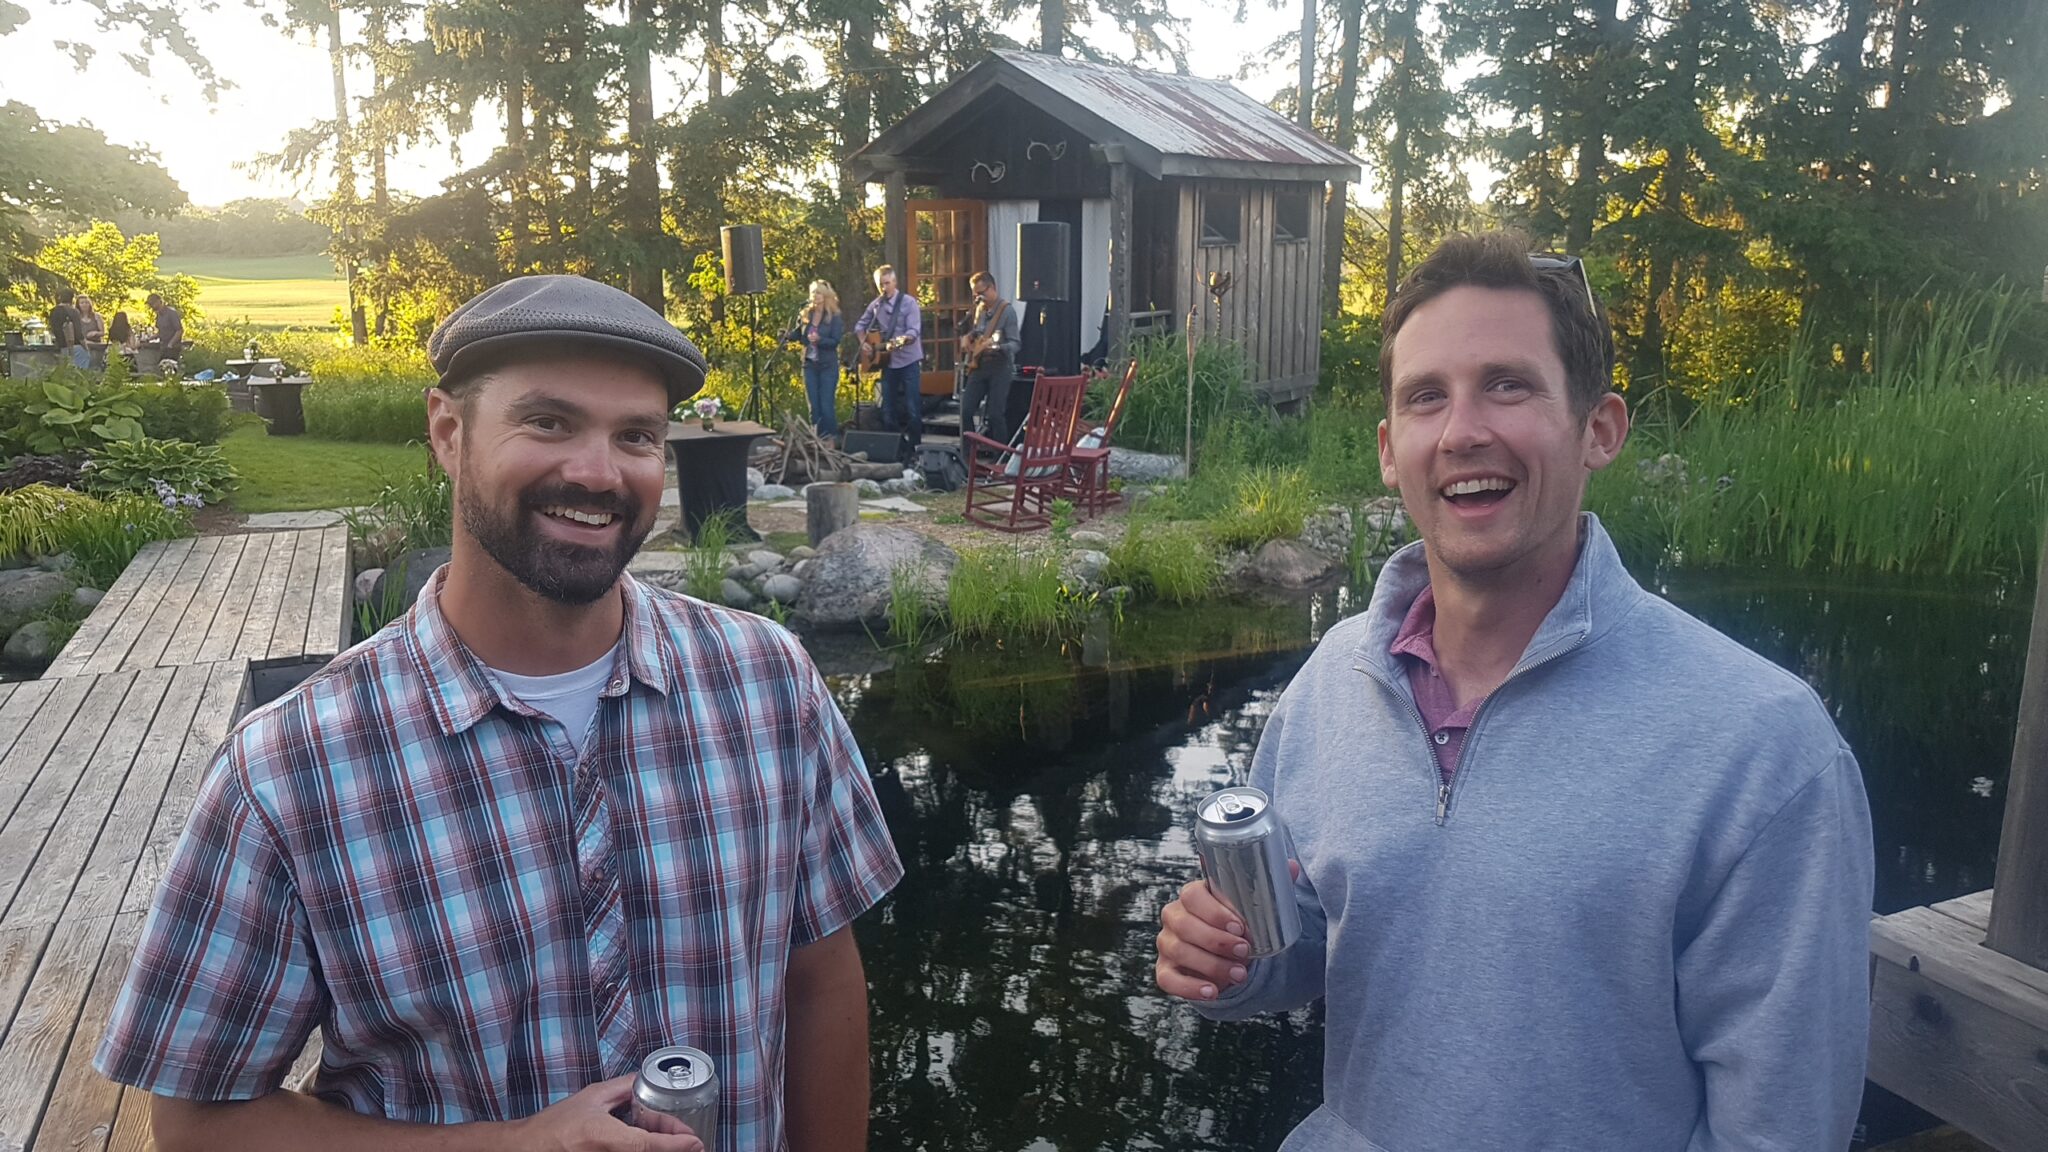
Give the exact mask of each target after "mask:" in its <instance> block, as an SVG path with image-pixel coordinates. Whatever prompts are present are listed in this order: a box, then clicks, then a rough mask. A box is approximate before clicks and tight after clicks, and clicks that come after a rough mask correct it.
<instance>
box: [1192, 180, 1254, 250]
mask: <svg viewBox="0 0 2048 1152" xmlns="http://www.w3.org/2000/svg"><path fill="white" fill-rule="evenodd" d="M1243 228H1244V203H1243V201H1241V200H1240V199H1239V198H1238V195H1237V193H1235V192H1204V193H1202V243H1204V244H1235V243H1237V241H1238V235H1239V233H1240V232H1241V231H1242V230H1243Z"/></svg>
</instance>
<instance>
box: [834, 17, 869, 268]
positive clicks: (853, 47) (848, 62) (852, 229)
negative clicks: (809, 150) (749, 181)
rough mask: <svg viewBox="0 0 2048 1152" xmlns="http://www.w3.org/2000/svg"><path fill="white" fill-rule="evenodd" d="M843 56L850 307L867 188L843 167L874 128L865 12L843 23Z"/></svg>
mask: <svg viewBox="0 0 2048 1152" xmlns="http://www.w3.org/2000/svg"><path fill="white" fill-rule="evenodd" d="M844 43H845V45H846V49H845V51H846V56H845V59H844V63H843V65H842V67H841V69H840V79H839V83H840V87H841V89H842V92H841V95H840V98H839V203H840V206H841V208H842V210H843V211H844V212H845V213H846V221H845V226H844V228H842V229H841V231H840V234H839V252H838V257H839V259H838V268H839V272H838V288H839V291H840V293H841V295H842V297H843V298H844V299H845V300H846V301H848V302H849V303H850V302H851V301H852V299H853V297H852V296H851V295H850V293H851V292H852V291H853V290H854V289H855V288H856V287H858V286H859V284H860V282H861V277H862V276H863V275H864V274H865V272H864V269H863V268H862V265H863V264H864V263H866V255H867V253H866V246H865V245H863V244H862V243H861V236H860V235H859V221H860V210H861V205H862V203H863V201H865V199H866V195H865V192H866V188H865V186H864V185H863V184H862V183H861V182H860V181H858V180H856V179H854V175H853V169H852V168H850V167H849V166H848V165H847V157H849V156H851V155H853V153H854V150H855V149H857V148H859V147H861V146H862V145H864V144H866V143H867V142H868V133H869V131H870V130H871V129H872V128H873V125H874V110H875V98H874V71H873V69H874V67H875V56H876V53H875V20H874V15H873V14H872V13H871V12H868V11H865V10H863V11H860V12H857V13H856V14H854V15H853V16H850V17H848V19H847V21H846V38H845V41H844Z"/></svg>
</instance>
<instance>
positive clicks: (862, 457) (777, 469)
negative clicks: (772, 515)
mask: <svg viewBox="0 0 2048 1152" xmlns="http://www.w3.org/2000/svg"><path fill="white" fill-rule="evenodd" d="M747 463H748V464H750V465H752V466H753V467H755V468H759V469H760V470H761V474H762V475H763V476H766V477H767V478H768V482H769V483H770V484H782V485H786V486H788V487H791V488H801V487H803V486H804V485H805V484H810V483H812V482H814V481H821V480H828V481H829V480H893V479H895V478H896V477H898V476H901V475H902V474H903V465H901V464H889V463H881V464H875V463H870V462H869V461H868V457H867V453H865V452H856V453H854V454H852V455H850V456H849V455H847V454H846V453H844V452H841V451H840V450H839V449H838V448H836V447H834V446H833V444H832V440H831V438H830V437H827V436H822V435H820V434H819V433H818V430H817V428H815V427H814V426H812V424H811V422H810V421H809V420H807V419H805V418H804V417H802V416H799V415H796V414H795V413H791V414H790V416H789V418H788V419H787V420H786V421H785V422H784V423H783V426H782V431H781V432H779V433H777V434H776V435H774V436H770V437H767V438H765V439H763V440H761V441H759V442H758V444H757V445H756V447H755V448H754V451H753V453H752V454H751V455H750V456H749V458H748V460H747Z"/></svg>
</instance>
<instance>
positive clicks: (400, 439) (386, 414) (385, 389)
mask: <svg viewBox="0 0 2048 1152" xmlns="http://www.w3.org/2000/svg"><path fill="white" fill-rule="evenodd" d="M302 403H303V404H304V406H305V411H306V434H307V435H309V436H317V437H319V438H320V439H322V440H352V441H355V442H357V443H368V444H410V443H412V442H414V441H416V440H417V441H424V440H426V438H427V399H426V395H425V390H424V387H423V386H422V385H419V384H410V383H405V382H401V381H381V382H370V383H355V382H353V381H343V382H340V383H321V382H319V380H318V378H317V377H316V378H315V382H314V383H313V385H312V386H311V387H309V388H307V389H306V391H305V395H304V397H303V399H302Z"/></svg>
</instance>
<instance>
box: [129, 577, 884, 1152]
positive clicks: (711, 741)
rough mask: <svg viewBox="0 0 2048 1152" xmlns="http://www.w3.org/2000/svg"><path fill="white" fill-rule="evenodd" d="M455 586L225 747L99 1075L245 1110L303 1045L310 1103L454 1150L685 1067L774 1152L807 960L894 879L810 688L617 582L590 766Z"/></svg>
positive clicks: (654, 593)
mask: <svg viewBox="0 0 2048 1152" xmlns="http://www.w3.org/2000/svg"><path fill="white" fill-rule="evenodd" d="M439 586H440V577H439V576H436V578H435V579H434V580H433V581H432V582H430V583H429V585H428V589H427V591H426V592H425V593H423V594H422V596H421V597H420V601H419V604H418V605H417V606H415V607H414V609H413V611H412V612H411V613H410V614H409V615H408V616H407V617H406V618H405V619H404V620H403V621H401V622H399V623H398V624H395V625H393V626H392V627H390V628H387V629H385V630H384V631H383V632H381V633H379V634H378V635H377V636H375V637H373V638H372V639H371V640H369V641H368V642H366V643H364V644H361V645H359V646H357V647H356V648H355V649H353V650H351V651H350V652H348V653H345V654H344V655H342V656H341V657H340V658H339V659H338V660H336V661H335V662H334V664H333V665H331V666H330V667H329V668H328V669H327V670H326V671H325V672H323V673H321V674H320V675H319V676H318V677H316V678H314V679H313V680H311V681H309V682H308V683H307V684H306V685H305V686H303V687H302V688H300V689H298V690H297V691H294V692H292V693H290V694H288V695H286V696H285V697H284V698H282V699H280V700H278V701H276V702H275V703H273V704H271V705H269V706H268V707H266V708H263V709H261V710H259V711H258V712H256V713H254V714H252V715H251V716H250V717H249V718H248V719H247V720H245V721H244V722H243V723H242V724H241V725H240V726H239V727H238V728H237V729H236V730H235V732H234V733H233V734H232V735H231V736H230V737H229V738H228V741H227V743H226V745H225V746H224V747H223V748H222V750H221V753H220V755H219V757H218V759H217V760H216V761H215V763H214V765H213V766H212V769H211V770H210V771H209V773H208V775H207V780H206V783H205V785H204V787H203V789H202V791H201V794H200V797H199V800H198V802H197V804H196V805H195V807H194V810H193V813H192V818H191V822H190V824H189V825H188V826H187V828H186V830H185V833H184V835H183V837H182V838H181V839H180V840H179V843H178V847H177V850H176V853H175V854H174V856H173V857H172V860H171V862H170V865H169V868H168V871H167V874H166V876H165V878H164V882H163V884H162V886H161V888H159V890H158V892H157V895H156V900H155V904H154V907H153V908H152V909H151V911H150V914H149V920H148V923H147V925H146V926H145V927H144V930H143V938H142V944H141V947H140V948H139V950H138V951H137V953H136V957H135V964H134V967H133V969H132V970H131V971H130V973H129V977H128V982H127V984H126V986H125V987H124V988H123V989H122V991H121V995H120V1000H119V1002H118V1003H117V1004H116V1006H115V1009H114V1014H113V1019H112V1021H111V1023H110V1025H109V1027H108V1031H107V1035H106V1038H105V1039H104V1040H103V1041H102V1042H101V1044H100V1047H99V1051H98V1053H97V1055H96V1056H95V1060H94V1063H95V1064H96V1066H97V1067H98V1068H99V1069H100V1070H101V1071H102V1072H103V1073H105V1074H106V1075H107V1076H109V1077H111V1078H112V1079H114V1080H117V1081H120V1082H122V1083H125V1084H132V1085H136V1086H138V1087H141V1088H145V1089H147V1090H149V1091H151V1092H157V1093H163V1094H167V1095H172V1096H180V1097H186V1098H190V1099H199V1100H228V1099H246V1098H249V1097H254V1096H258V1095H261V1094H263V1093H265V1092H267V1091H270V1090H271V1089H273V1088H275V1087H276V1086H277V1085H278V1084H279V1083H280V1082H281V1080H282V1079H283V1077H284V1074H285V1072H286V1070H287V1069H288V1068H289V1066H290V1064H291V1061H292V1059H293V1058H294V1056H295V1055H296V1054H297V1053H298V1051H299V1049H300V1048H301V1047H302V1046H303V1044H304V1042H305V1039H306V1037H307V1035H308V1034H309V1032H310V1031H311V1030H312V1028H313V1027H314V1026H315V1025H316V1024H317V1025H319V1027H320V1029H321V1032H322V1040H323V1043H324V1046H325V1055H324V1058H323V1060H322V1062H321V1068H320V1072H319V1076H318V1079H317V1080H316V1082H315V1086H314V1091H315V1092H316V1093H317V1094H318V1095H320V1096H322V1097H324V1098H326V1099H329V1100H332V1101H335V1102H337V1103H340V1104H344V1105H346V1106H348V1107H350V1108H352V1109H354V1110H356V1111H358V1112H363V1113H367V1114H371V1115H381V1116H387V1117H390V1118H392V1119H397V1120H409V1121H416V1122H422V1123H435V1124H453V1123H461V1122H465V1121H474V1120H505V1119H513V1118H517V1117H521V1116H525V1115H529V1114H531V1113H533V1112H536V1111H539V1110H540V1109H541V1108H544V1107H546V1106H547V1105H549V1104H551V1103H553V1102H555V1101H557V1100H560V1099H562V1098H564V1097H566V1096H568V1095H570V1094H572V1093H574V1092H576V1091H577V1090H579V1089H581V1088H583V1087H585V1086H586V1085H589V1084H591V1083H594V1082H596V1081H598V1080H602V1079H605V1078H607V1077H610V1076H615V1075H619V1074H621V1073H625V1072H630V1071H632V1070H634V1069H635V1068H636V1067H637V1066H638V1060H639V1058H640V1057H641V1056H643V1055H644V1054H645V1053H647V1052H649V1051H651V1050H653V1049H654V1048H657V1047H660V1046H661V1045H664V1044H676V1043H680V1044H691V1045H694V1046H696V1047H699V1048H702V1049H704V1050H706V1051H707V1052H709V1053H710V1054H711V1055H712V1057H713V1059H714V1060H716V1062H717V1065H718V1073H719V1078H720V1080H721V1083H722V1089H721V1095H720V1113H721V1125H720V1152H753V1150H759V1152H774V1150H776V1149H779V1148H780V1147H781V1145H782V1139H783V1137H782V1132H783V1124H782V1070H783V1059H782V1052H781V1045H782V1036H783V1021H784V1014H785V999H784V997H785V979H784V978H785V975H786V973H787V970H788V959H789V953H790V950H791V949H792V948H798V947H802V946H803V945H805V944H808V943H811V942H812V941H815V940H818V939H821V938H823V937H824V936H827V935H829V934H831V933H832V932H835V931H837V930H839V929H841V928H843V927H845V926H846V925H847V924H848V923H850V922H851V921H852V920H853V918H854V917H856V916H858V915H860V914H861V913H862V912H863V911H865V910H866V909H868V908H869V907H871V906H872V905H873V904H874V903H875V902H876V901H877V900H879V899H880V898H881V897H882V896H883V895H884V894H885V893H886V892H888V890H889V889H890V888H891V887H892V886H893V885H894V884H895V883H896V881H897V880H898V879H900V878H901V876H902V865H901V864H900V863H899V862H898V860H897V858H896V853H895V849H894V848H893V846H892V845H891V843H890V840H889V835H888V829H887V827H886V826H885V825H884V823H883V821H882V816H881V812H880V810H879V808H878V807H877V805H876V803H875V797H874V791H873V789H872V787H871V786H870V784H869V781H868V777H867V773H866V769H865V767H864V765H863V763H862V760H861V756H860V752H859V750H858V749H857V748H856V747H855V745H854V741H853V737H852V734H851V733H850V732H849V731H848V730H847V727H846V721H845V719H844V718H843V717H842V716H841V715H840V714H839V711H838V709H837V707H836V706H835V705H834V704H833V702H832V700H831V698H830V696H829V695H828V694H827V692H826V688H825V685H824V682H823V681H822V680H821V679H820V678H819V676H818V673H817V670H816V669H815V668H814V667H813V666H812V665H811V662H810V660H809V658H808V657H807V656H806V655H805V654H804V652H803V649H802V648H801V647H800V646H799V645H798V644H797V642H796V641H795V640H794V639H793V638H792V637H791V636H790V635H789V634H788V633H787V632H784V631H783V630H782V629H780V628H777V627H775V626H774V625H772V624H770V623H768V622H767V621H764V620H761V619H760V618H758V617H754V616H749V615H746V614H744V613H738V612H731V611H727V610H724V609H720V608H714V607H711V606H708V605H705V604H701V603H699V602H697V601H694V600H689V599H686V598H684V597H681V596H676V595H673V594H670V593H666V592H661V591H658V590H653V589H649V588H647V587H645V586H643V585H641V584H639V583H637V582H636V581H634V580H632V579H631V578H630V577H627V578H625V579H624V588H625V602H626V627H625V634H624V641H623V643H622V644H621V645H620V650H619V654H618V656H617V659H616V663H615V665H614V670H613V675H612V678H611V680H610V682H609V683H608V684H607V686H606V688H605V692H604V697H603V699H602V700H601V701H600V704H599V712H598V717H597V720H596V728H595V731H594V733H593V735H592V739H591V742H590V746H589V750H588V752H587V753H585V754H584V755H583V756H582V759H581V762H580V763H579V762H578V751H577V747H576V742H575V741H573V740H572V739H571V738H570V734H569V732H568V731H567V729H565V728H563V727H562V725H560V724H559V723H556V722H555V721H553V720H551V719H549V718H547V717H545V716H542V715H541V714H539V713H537V712H535V711H533V710H532V709H530V708H528V707H526V706H525V705H524V704H523V703H521V702H520V701H518V700H517V699H515V698H513V697H511V696H510V695H509V694H507V693H506V692H504V691H503V690H502V688H501V686H500V683H499V681H498V680H497V679H496V678H495V677H494V676H492V675H491V673H490V671H489V670H488V669H487V668H485V667H484V666H483V665H482V664H481V663H480V662H478V660H477V659H476V657H475V656H474V655H472V654H471V653H470V652H469V650H468V649H467V648H465V647H464V646H463V645H462V644H461V643H460V642H459V641H458V640H457V639H456V637H455V635H454V633H453V631H452V630H451V629H450V628H449V626H448V623H447V621H446V619H445V618H444V617H443V616H442V615H441V613H440V611H439V607H438V591H439Z"/></svg>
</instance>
